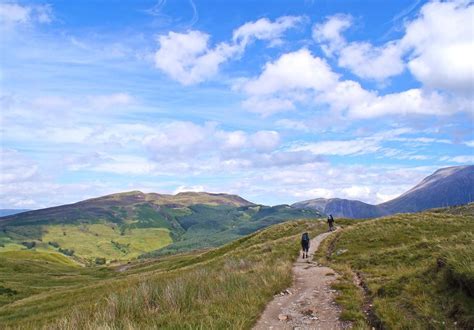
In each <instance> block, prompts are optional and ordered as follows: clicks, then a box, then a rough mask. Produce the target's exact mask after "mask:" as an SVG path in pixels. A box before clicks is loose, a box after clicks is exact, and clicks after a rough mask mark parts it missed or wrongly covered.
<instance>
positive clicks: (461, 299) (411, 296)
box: [0, 205, 474, 329]
mask: <svg viewBox="0 0 474 330" xmlns="http://www.w3.org/2000/svg"><path fill="white" fill-rule="evenodd" d="M254 211H255V212H256V214H259V211H258V210H256V209H254ZM473 211H474V205H470V206H464V207H461V208H449V209H438V210H433V211H431V212H425V213H419V214H401V215H396V216H391V217H386V218H380V219H374V220H363V221H354V220H340V219H337V223H338V224H339V225H342V226H343V227H344V228H343V229H342V230H341V231H339V232H337V233H335V234H333V235H332V236H330V237H329V238H328V239H327V240H326V241H324V242H323V244H322V246H321V247H320V252H319V258H320V262H322V263H326V264H328V265H329V266H330V267H332V268H333V269H334V270H335V271H337V272H338V273H340V274H341V275H342V276H341V277H340V280H339V281H338V282H337V283H336V284H335V285H334V288H335V289H337V290H339V291H340V294H339V295H338V296H337V298H336V299H337V302H338V303H339V304H340V305H341V306H342V309H343V313H342V318H344V319H346V320H351V321H353V322H354V327H355V328H362V329H365V328H367V329H370V328H371V327H376V328H380V327H383V328H386V329H446V328H448V329H449V328H452V329H454V328H459V329H471V328H472V327H473V325H474V313H473V311H474V295H473V288H474V286H473V283H474V244H473V242H474V236H473V235H474V212H473ZM273 212H275V211H274V210H266V211H265V213H264V214H265V215H264V214H261V215H262V218H265V217H267V216H269V215H271V214H272V213H273ZM280 212H282V211H281V210H280ZM184 223H186V224H188V225H190V227H192V226H195V225H197V224H196V223H194V222H193V223H192V224H191V220H190V219H188V222H183V224H184ZM201 225H204V223H201ZM185 227H186V226H185ZM190 227H189V228H190ZM304 231H309V232H310V235H311V236H315V235H317V234H318V233H321V232H323V231H326V223H325V222H323V221H318V220H302V221H289V222H284V223H281V224H277V225H274V226H270V227H268V228H265V229H263V230H260V231H257V232H255V233H252V234H250V235H247V236H245V237H241V238H239V239H237V240H235V241H233V242H232V243H228V244H227V245H224V246H222V247H219V248H215V249H210V250H207V251H195V252H192V253H185V254H179V255H170V256H160V257H159V258H150V259H139V260H135V261H132V262H131V263H128V264H127V263H125V264H121V265H117V266H115V267H111V266H94V267H81V266H79V265H78V264H76V263H74V262H72V261H71V259H70V258H67V257H65V256H63V255H61V254H59V253H51V252H41V251H39V250H36V251H34V250H28V251H10V252H2V253H0V324H1V325H2V326H3V327H6V328H14V329H29V328H38V327H45V328H48V329H64V328H67V329H78V328H81V329H97V328H106V329H122V328H167V329H177V328H180V329H181V328H193V329H194V328H201V329H216V328H218V329H221V328H236V329H249V328H251V326H252V325H253V324H254V322H255V321H256V320H257V319H258V316H259V314H260V313H261V312H262V311H263V309H264V308H265V306H266V304H267V303H268V302H269V301H270V300H271V299H272V298H273V295H274V294H275V293H278V292H280V291H281V290H283V289H284V288H286V287H287V286H288V285H289V284H290V283H291V272H290V268H291V265H292V262H293V261H294V260H295V258H296V256H297V254H298V250H299V239H300V235H301V233H302V232H304ZM359 284H360V286H359Z"/></svg>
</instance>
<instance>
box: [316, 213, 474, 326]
mask: <svg viewBox="0 0 474 330" xmlns="http://www.w3.org/2000/svg"><path fill="white" fill-rule="evenodd" d="M452 213H457V212H452ZM462 214H463V215H461V216H459V215H452V214H446V213H445V212H438V213H429V212H427V213H420V214H402V215H396V216H392V217H387V218H382V219H377V220H370V221H365V222H362V223H357V224H355V225H354V224H353V223H352V225H351V223H346V224H349V226H348V227H346V228H345V229H344V230H343V231H342V232H340V233H338V235H337V236H335V237H332V238H331V239H330V240H328V241H326V242H325V244H324V248H323V249H322V251H321V252H320V258H321V261H323V262H328V263H329V264H330V266H331V267H334V268H335V269H336V270H338V271H339V272H341V273H342V274H344V276H343V279H342V280H341V281H339V283H338V284H336V285H335V287H336V288H337V289H339V290H341V292H342V295H340V296H339V297H338V302H339V303H340V304H341V305H342V306H343V307H344V312H343V317H344V318H346V319H350V320H353V321H356V322H359V324H364V319H365V317H364V313H363V312H362V311H363V310H368V312H369V319H370V321H371V322H372V325H376V326H384V327H386V328H389V329H404V328H406V329H408V328H410V329H426V328H433V329H444V328H454V327H455V326H457V327H461V328H467V329H471V328H473V327H474V298H473V288H474V286H473V283H474V217H473V216H472V215H469V214H466V213H465V212H463V213H462ZM323 251H326V252H323ZM354 279H357V281H361V282H362V285H363V286H364V287H365V289H366V292H365V295H364V294H363V293H362V292H361V290H359V289H357V287H356V286H355V285H354V284H353V282H354Z"/></svg>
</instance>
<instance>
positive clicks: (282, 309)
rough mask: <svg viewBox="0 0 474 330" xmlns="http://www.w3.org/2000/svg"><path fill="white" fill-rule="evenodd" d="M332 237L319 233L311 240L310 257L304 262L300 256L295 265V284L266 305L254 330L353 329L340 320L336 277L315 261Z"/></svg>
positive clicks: (328, 269)
mask: <svg viewBox="0 0 474 330" xmlns="http://www.w3.org/2000/svg"><path fill="white" fill-rule="evenodd" d="M330 234H331V233H324V234H320V235H318V236H316V237H315V238H314V239H312V240H311V246H310V249H309V253H310V258H309V259H302V258H301V254H300V257H299V258H298V260H297V261H296V262H295V263H294V265H293V275H294V282H293V285H292V286H291V288H289V289H287V290H285V291H284V292H283V293H281V294H280V295H277V296H276V297H275V299H273V300H272V301H271V302H270V303H269V304H268V305H267V307H266V308H265V311H264V312H263V314H262V316H261V317H260V319H259V320H258V322H257V324H256V325H255V326H254V328H253V329H255V330H262V329H347V328H350V324H347V323H346V322H342V321H339V314H340V312H341V311H340V308H339V307H338V306H337V305H336V304H335V303H334V298H335V295H336V292H335V291H334V290H332V289H331V286H330V285H331V283H332V282H333V281H334V280H335V279H336V278H337V274H335V272H334V271H333V270H332V269H331V268H328V267H322V266H319V265H318V264H317V263H316V262H313V261H312V260H313V254H314V252H315V251H316V250H317V249H318V247H319V244H320V243H321V242H322V241H323V240H324V239H325V238H326V237H327V236H328V235H330Z"/></svg>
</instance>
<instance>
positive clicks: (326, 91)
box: [235, 48, 469, 118]
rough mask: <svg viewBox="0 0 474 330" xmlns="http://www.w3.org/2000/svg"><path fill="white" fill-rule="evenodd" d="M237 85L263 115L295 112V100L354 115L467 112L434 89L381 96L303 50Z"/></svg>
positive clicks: (464, 106)
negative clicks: (337, 72) (346, 77)
mask: <svg viewBox="0 0 474 330" xmlns="http://www.w3.org/2000/svg"><path fill="white" fill-rule="evenodd" d="M235 89H237V90H240V91H243V92H244V93H245V94H246V95H247V97H248V98H247V100H245V101H244V102H243V106H244V107H245V108H247V109H249V110H250V111H253V112H257V113H260V114H262V115H264V116H266V115H270V114H273V113H276V112H282V111H287V110H293V109H294V108H295V107H296V106H295V104H296V103H307V104H327V105H329V106H330V108H331V109H332V110H334V111H337V112H340V113H343V114H346V115H348V116H350V117H353V118H374V117H380V116H385V115H412V114H423V115H449V114H452V113H454V112H456V111H464V110H469V105H468V104H467V103H466V104H464V103H463V102H457V101H452V100H449V99H448V98H446V97H445V96H444V95H443V94H441V93H438V92H436V91H431V92H430V91H425V90H422V89H417V88H415V89H410V90H407V91H403V92H399V93H391V94H385V95H380V94H379V93H378V92H377V91H374V90H366V89H364V88H363V87H362V86H361V85H360V84H359V83H358V82H356V81H352V80H341V79H340V77H339V75H337V74H336V73H334V72H333V71H332V70H331V68H330V67H329V65H328V64H327V62H326V61H325V60H324V59H321V58H319V57H317V56H314V55H312V54H311V53H310V51H309V50H307V49H305V48H303V49H301V50H299V51H295V52H292V53H287V54H284V55H282V56H281V57H280V58H278V59H277V60H275V61H274V62H270V63H267V64H266V65H265V67H264V69H263V71H262V73H261V74H260V75H259V76H257V77H255V78H253V79H248V80H241V81H240V82H239V84H237V85H236V86H235Z"/></svg>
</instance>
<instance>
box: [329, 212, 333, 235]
mask: <svg viewBox="0 0 474 330" xmlns="http://www.w3.org/2000/svg"><path fill="white" fill-rule="evenodd" d="M328 225H329V231H333V230H334V218H333V217H332V214H330V215H329V217H328Z"/></svg>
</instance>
